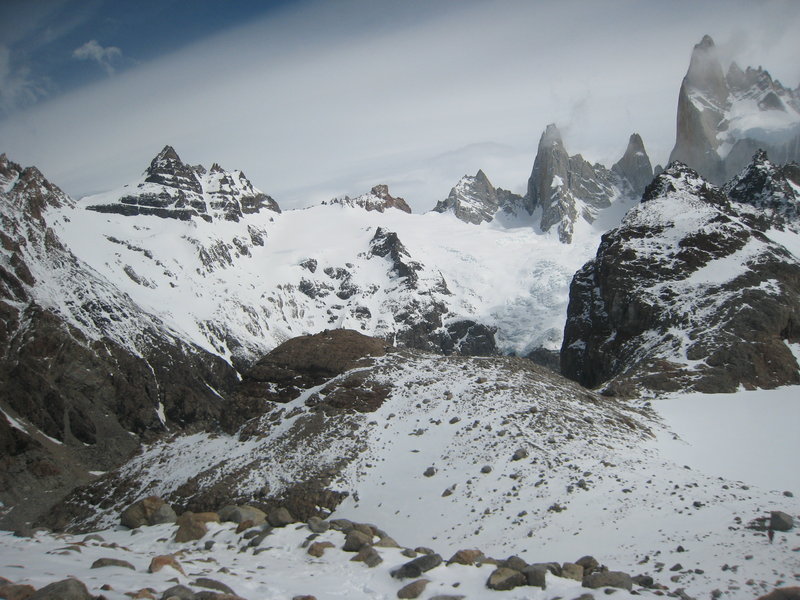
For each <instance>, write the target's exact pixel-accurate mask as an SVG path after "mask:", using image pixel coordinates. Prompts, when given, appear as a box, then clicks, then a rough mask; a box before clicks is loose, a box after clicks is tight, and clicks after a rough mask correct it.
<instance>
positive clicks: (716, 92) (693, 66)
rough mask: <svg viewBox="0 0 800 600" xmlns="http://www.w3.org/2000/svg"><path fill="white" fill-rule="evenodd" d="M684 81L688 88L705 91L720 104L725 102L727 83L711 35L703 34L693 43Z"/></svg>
mask: <svg viewBox="0 0 800 600" xmlns="http://www.w3.org/2000/svg"><path fill="white" fill-rule="evenodd" d="M684 81H685V83H686V85H687V87H689V88H690V89H692V90H695V91H698V92H702V93H705V94H707V95H708V96H709V98H710V99H713V100H716V101H717V102H719V103H720V104H724V103H725V102H726V100H727V98H728V84H727V82H726V81H725V76H724V75H723V73H722V64H721V63H720V61H719V54H718V53H717V47H716V45H715V44H714V40H713V39H711V36H709V35H704V36H703V39H702V40H700V43H699V44H696V45H695V47H694V50H692V57H691V60H690V61H689V70H688V71H687V72H686V77H685V78H684Z"/></svg>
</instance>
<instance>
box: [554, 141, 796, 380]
mask: <svg viewBox="0 0 800 600" xmlns="http://www.w3.org/2000/svg"><path fill="white" fill-rule="evenodd" d="M761 159H762V157H759V156H757V157H756V158H755V160H754V164H753V165H751V166H750V167H749V168H748V170H746V171H745V172H744V173H743V175H742V177H740V178H739V179H737V180H735V181H734V182H732V185H731V187H730V188H726V190H727V191H728V194H730V196H729V195H728V194H726V190H723V189H720V188H717V187H715V186H713V185H711V184H710V183H708V182H707V181H706V180H705V179H703V178H702V177H701V176H699V175H698V174H697V173H696V172H695V171H693V170H692V169H689V168H688V167H686V166H685V165H682V164H680V163H673V164H672V165H670V166H669V167H668V168H667V170H666V171H664V172H663V173H661V174H660V175H659V176H658V177H657V178H656V179H654V180H653V182H652V184H651V185H650V186H648V188H647V190H646V191H645V194H644V197H643V199H642V202H641V204H639V205H638V206H637V207H635V208H634V209H632V210H631V211H629V213H628V214H627V215H626V217H625V218H624V220H623V222H622V224H621V226H620V227H619V228H617V229H614V230H612V231H610V232H609V233H607V234H606V235H604V236H603V240H602V242H601V244H600V247H599V249H598V251H597V256H596V258H595V259H594V260H592V261H590V262H589V263H587V264H586V265H585V266H584V267H583V268H582V269H581V270H580V271H578V273H576V275H575V277H574V279H573V281H572V286H571V288H570V303H569V308H568V313H567V324H566V327H565V332H564V342H563V345H562V349H561V368H562V372H563V373H564V374H565V375H566V376H568V377H570V378H573V379H575V380H577V381H579V382H581V383H583V384H584V385H587V386H590V387H596V386H600V385H603V384H605V385H606V386H608V388H609V389H610V390H616V391H620V392H632V391H634V390H635V389H637V388H644V389H650V390H656V391H675V390H680V389H693V390H698V391H708V392H732V391H735V390H736V389H738V388H739V386H740V385H743V386H745V387H747V388H753V387H762V388H773V387H777V386H781V385H787V384H796V383H800V379H799V378H798V365H797V362H796V360H795V358H794V356H793V354H792V351H791V349H790V348H789V346H787V344H788V343H797V342H798V341H800V329H799V328H798V323H800V262H798V260H797V258H796V256H795V255H793V254H792V253H791V252H790V251H789V250H787V248H786V247H785V246H784V245H783V243H780V242H778V241H776V240H777V239H779V238H780V239H781V240H785V239H788V238H786V237H785V235H790V236H793V235H795V234H794V233H791V231H795V232H796V230H797V229H796V228H797V223H796V222H794V223H793V224H789V225H787V224H786V219H787V217H788V218H796V214H797V213H796V210H797V202H796V199H795V198H794V197H791V198H790V197H786V196H782V195H781V192H780V191H781V190H784V189H785V188H786V185H789V184H787V182H786V181H778V179H780V178H781V173H782V171H781V170H777V171H773V173H772V176H771V177H769V176H766V175H765V173H764V169H763V168H759V167H758V163H759V162H761ZM789 187H792V186H791V185H789ZM745 202H746V203H745ZM764 207H768V208H767V209H766V210H765V208H764ZM775 226H779V227H784V226H786V227H787V228H788V231H786V232H785V235H784V234H782V236H778V237H775V235H774V234H773V232H774V231H775V230H774V229H773V228H774V227H775ZM773 238H774V239H773Z"/></svg>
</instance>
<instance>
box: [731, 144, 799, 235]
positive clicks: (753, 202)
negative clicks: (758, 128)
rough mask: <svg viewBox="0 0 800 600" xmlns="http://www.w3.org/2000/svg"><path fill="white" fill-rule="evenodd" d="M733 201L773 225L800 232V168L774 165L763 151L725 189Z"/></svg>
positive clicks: (795, 164)
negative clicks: (760, 213) (757, 211)
mask: <svg viewBox="0 0 800 600" xmlns="http://www.w3.org/2000/svg"><path fill="white" fill-rule="evenodd" d="M724 190H725V192H726V193H727V194H728V196H729V197H730V199H731V200H733V201H734V202H740V203H742V204H747V205H750V206H754V207H756V208H757V209H759V210H760V211H763V212H764V213H765V215H766V218H767V221H768V222H769V224H770V225H772V226H774V227H778V228H780V229H783V228H784V227H785V226H788V227H789V228H791V229H795V230H798V229H800V165H798V164H797V163H789V164H786V165H775V164H774V163H772V162H771V161H770V160H769V157H768V156H767V153H766V152H765V151H764V150H760V149H759V150H758V151H757V152H756V153H755V154H754V155H753V160H752V161H751V162H750V164H749V165H747V166H746V167H745V168H744V169H743V170H742V172H741V173H739V175H737V176H736V177H734V178H733V179H732V180H731V181H730V182H728V183H727V184H726V185H725V187H724Z"/></svg>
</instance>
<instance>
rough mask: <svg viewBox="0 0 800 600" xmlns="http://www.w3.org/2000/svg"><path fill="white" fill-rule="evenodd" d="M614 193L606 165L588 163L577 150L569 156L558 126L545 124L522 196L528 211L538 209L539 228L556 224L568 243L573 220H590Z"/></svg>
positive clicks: (614, 188)
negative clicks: (525, 190)
mask: <svg viewBox="0 0 800 600" xmlns="http://www.w3.org/2000/svg"><path fill="white" fill-rule="evenodd" d="M616 193H617V189H616V187H615V185H614V177H613V175H612V173H611V172H610V171H609V170H608V169H606V168H605V167H603V166H602V165H600V164H595V165H591V164H589V163H588V162H587V161H585V160H584V159H583V157H582V156H581V155H580V154H576V155H574V156H569V155H568V154H567V151H566V149H565V148H564V143H563V142H562V141H561V133H560V132H559V131H558V128H557V127H556V126H555V125H552V124H551V125H548V126H547V129H546V130H545V132H544V133H543V134H542V137H541V138H540V140H539V149H538V151H537V153H536V160H535V161H534V163H533V171H532V172H531V176H530V178H529V179H528V193H527V195H526V196H525V201H526V208H527V210H528V212H529V213H531V214H533V213H534V211H536V210H537V209H538V210H541V219H540V226H541V228H542V231H549V230H550V229H551V228H552V227H556V229H557V231H558V239H559V240H561V241H562V242H563V243H565V244H568V243H570V242H571V241H572V234H573V231H574V226H575V221H576V220H577V219H578V218H579V217H580V218H582V219H585V220H586V221H589V222H592V221H593V220H594V218H595V215H596V213H597V210H599V209H602V208H606V207H608V206H610V205H611V199H612V198H613V197H614V196H615V194H616ZM579 211H580V214H579Z"/></svg>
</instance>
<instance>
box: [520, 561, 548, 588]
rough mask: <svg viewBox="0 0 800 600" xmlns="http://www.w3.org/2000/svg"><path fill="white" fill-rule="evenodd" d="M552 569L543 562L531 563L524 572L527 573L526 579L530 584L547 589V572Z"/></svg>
mask: <svg viewBox="0 0 800 600" xmlns="http://www.w3.org/2000/svg"><path fill="white" fill-rule="evenodd" d="M549 572H550V570H549V569H548V568H547V567H546V566H545V565H542V564H538V565H530V566H528V567H525V568H524V569H522V574H523V575H525V580H526V581H527V583H528V585H531V586H535V587H539V588H542V589H543V590H545V589H547V574H548V573H549Z"/></svg>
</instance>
